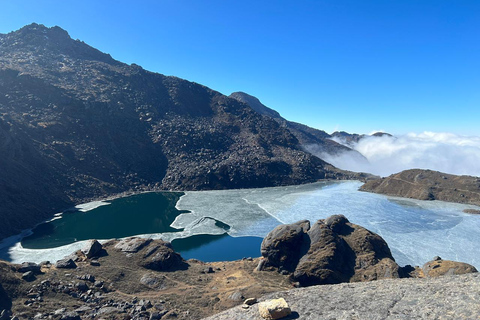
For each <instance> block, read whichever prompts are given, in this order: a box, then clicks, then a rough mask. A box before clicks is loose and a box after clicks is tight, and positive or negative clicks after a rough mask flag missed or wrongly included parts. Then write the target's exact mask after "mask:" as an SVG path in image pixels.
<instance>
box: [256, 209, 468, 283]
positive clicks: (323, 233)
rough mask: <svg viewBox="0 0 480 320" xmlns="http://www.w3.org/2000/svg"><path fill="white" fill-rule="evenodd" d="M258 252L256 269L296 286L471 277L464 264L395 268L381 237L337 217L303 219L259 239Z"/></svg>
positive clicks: (436, 260) (439, 261)
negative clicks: (273, 272) (275, 272)
mask: <svg viewBox="0 0 480 320" xmlns="http://www.w3.org/2000/svg"><path fill="white" fill-rule="evenodd" d="M261 252H262V256H263V258H264V259H263V260H262V261H261V262H260V264H259V266H258V267H257V270H265V269H268V268H274V269H277V270H278V271H279V272H282V273H285V274H290V276H291V278H292V280H293V281H295V282H296V284H297V285H298V286H311V285H318V284H335V283H341V282H358V281H371V280H378V279H386V278H402V277H430V276H439V275H444V274H463V273H470V272H477V270H476V269H475V267H473V266H471V265H469V264H466V263H461V262H455V261H448V260H442V259H441V258H439V257H436V258H434V260H433V261H430V262H427V263H426V264H425V265H424V267H423V268H418V267H417V268H413V267H412V266H405V267H400V266H399V265H398V264H397V263H396V262H395V259H394V258H393V256H392V254H391V252H390V249H389V247H388V245H387V243H386V242H385V240H383V238H382V237H380V236H379V235H377V234H375V233H373V232H371V231H369V230H367V229H365V228H363V227H361V226H358V225H355V224H353V223H350V222H349V221H348V219H347V218H346V217H345V216H343V215H333V216H330V217H328V218H326V219H321V220H318V221H317V222H316V223H314V224H313V226H311V225H310V222H309V221H307V220H303V221H299V222H296V223H293V224H286V225H280V226H278V227H277V228H275V229H274V230H273V231H271V232H270V233H269V234H268V235H267V237H265V239H264V240H263V242H262V246H261Z"/></svg>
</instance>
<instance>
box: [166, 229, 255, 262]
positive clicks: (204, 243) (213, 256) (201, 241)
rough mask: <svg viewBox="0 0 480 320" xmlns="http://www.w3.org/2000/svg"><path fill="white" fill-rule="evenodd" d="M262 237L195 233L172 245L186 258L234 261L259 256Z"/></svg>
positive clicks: (176, 240) (208, 260)
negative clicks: (235, 236)
mask: <svg viewBox="0 0 480 320" xmlns="http://www.w3.org/2000/svg"><path fill="white" fill-rule="evenodd" d="M262 240H263V239H262V238H258V237H238V238H234V237H231V236H229V235H227V234H223V235H207V234H202V235H195V236H191V237H188V238H183V239H175V240H173V241H172V246H173V248H174V249H175V251H176V252H178V253H180V254H181V255H182V257H183V258H184V259H198V260H201V261H205V262H213V261H232V260H239V259H242V258H244V257H245V258H246V257H252V258H255V257H259V256H260V255H261V254H260V245H261V244H262Z"/></svg>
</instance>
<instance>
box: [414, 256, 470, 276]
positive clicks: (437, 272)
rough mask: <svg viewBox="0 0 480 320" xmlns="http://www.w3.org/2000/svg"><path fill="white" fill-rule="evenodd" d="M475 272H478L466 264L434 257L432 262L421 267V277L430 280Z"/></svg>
mask: <svg viewBox="0 0 480 320" xmlns="http://www.w3.org/2000/svg"><path fill="white" fill-rule="evenodd" d="M476 272H478V271H477V269H476V268H475V267H474V266H472V265H470V264H468V263H464V262H458V261H451V260H443V259H442V258H440V257H435V258H434V259H433V260H432V261H429V262H427V263H425V264H424V265H423V267H422V274H421V275H422V276H423V277H426V278H432V277H440V276H444V275H459V274H466V273H476Z"/></svg>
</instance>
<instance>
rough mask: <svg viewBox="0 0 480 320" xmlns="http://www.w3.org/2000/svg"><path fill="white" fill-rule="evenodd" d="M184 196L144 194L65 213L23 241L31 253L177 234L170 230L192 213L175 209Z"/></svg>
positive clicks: (161, 193) (39, 226)
mask: <svg viewBox="0 0 480 320" xmlns="http://www.w3.org/2000/svg"><path fill="white" fill-rule="evenodd" d="M182 195H183V193H180V192H159V193H143V194H139V195H135V196H132V197H126V198H120V199H115V200H113V201H111V204H110V205H106V206H101V207H98V208H96V209H93V210H90V211H87V212H81V211H75V212H67V213H64V214H63V216H62V218H61V219H57V220H53V221H50V222H47V223H43V224H40V225H38V226H37V227H36V228H34V229H33V234H32V235H30V236H28V237H26V238H24V239H23V240H22V246H23V247H24V248H29V249H47V248H54V247H58V246H62V245H66V244H70V243H73V242H76V241H80V240H88V239H112V238H123V237H128V236H134V235H139V234H149V233H162V232H177V231H180V230H178V229H174V228H172V227H170V224H171V223H172V222H173V221H174V220H175V218H176V217H177V216H178V215H179V214H181V213H185V212H188V211H179V210H177V209H176V208H175V205H176V203H177V201H178V199H179V198H180V197H181V196H182Z"/></svg>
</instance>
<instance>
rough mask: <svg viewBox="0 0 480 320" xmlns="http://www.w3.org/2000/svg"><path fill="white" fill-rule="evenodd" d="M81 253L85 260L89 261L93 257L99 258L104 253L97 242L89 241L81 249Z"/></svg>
mask: <svg viewBox="0 0 480 320" xmlns="http://www.w3.org/2000/svg"><path fill="white" fill-rule="evenodd" d="M82 252H83V253H84V254H85V256H86V257H87V259H91V258H93V257H98V256H100V255H101V254H102V253H103V252H104V249H103V247H102V245H101V244H100V242H98V241H97V240H90V241H88V243H87V244H86V245H85V247H83V249H82Z"/></svg>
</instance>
